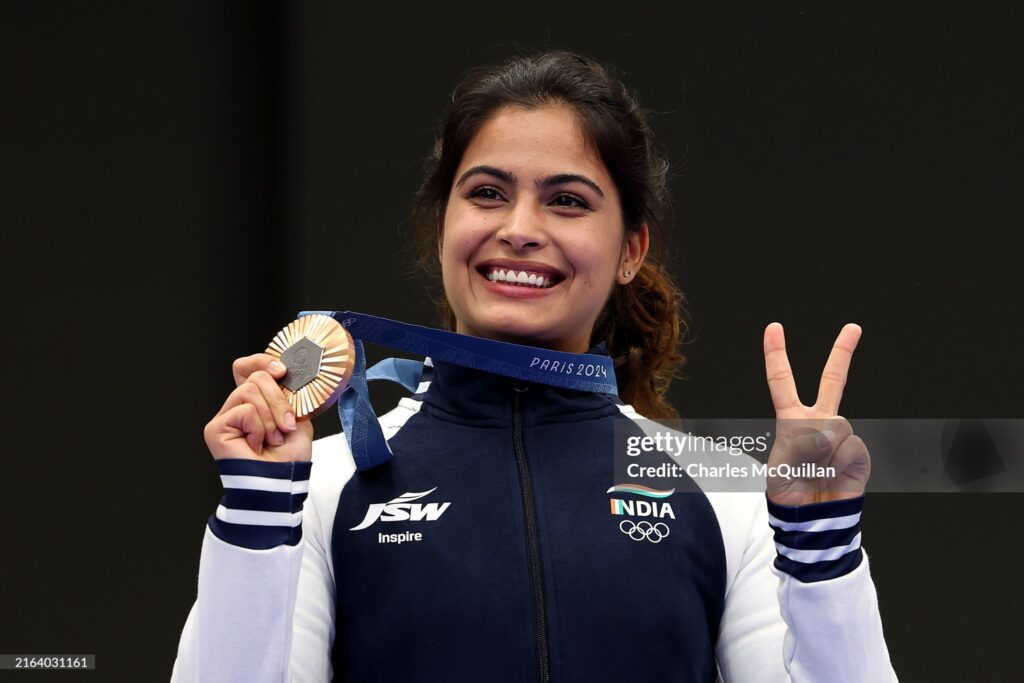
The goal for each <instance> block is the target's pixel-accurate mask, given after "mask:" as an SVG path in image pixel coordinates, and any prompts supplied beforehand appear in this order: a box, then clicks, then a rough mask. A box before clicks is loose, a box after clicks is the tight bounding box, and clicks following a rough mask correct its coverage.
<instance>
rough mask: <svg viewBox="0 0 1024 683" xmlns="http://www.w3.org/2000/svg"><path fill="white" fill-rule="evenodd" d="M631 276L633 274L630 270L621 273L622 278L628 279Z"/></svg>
mask: <svg viewBox="0 0 1024 683" xmlns="http://www.w3.org/2000/svg"><path fill="white" fill-rule="evenodd" d="M632 274H633V271H632V270H627V271H624V272H623V273H622V276H623V277H629V276H631V275H632Z"/></svg>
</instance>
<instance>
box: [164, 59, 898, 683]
mask: <svg viewBox="0 0 1024 683" xmlns="http://www.w3.org/2000/svg"><path fill="white" fill-rule="evenodd" d="M432 161H433V165H432V167H431V169H430V171H429V173H428V176H427V179H426V180H425V182H424V184H423V185H422V187H421V188H420V190H419V192H418V194H417V197H416V202H415V205H414V211H413V222H414V226H415V229H416V233H415V234H416V235H417V244H418V246H419V248H420V254H421V257H422V265H423V267H424V268H425V269H426V270H427V272H428V281H431V282H435V281H439V282H441V283H442V285H443V296H442V297H441V298H440V299H439V303H440V305H441V312H442V314H443V318H444V320H445V324H446V326H447V327H448V329H449V330H450V331H452V332H454V333H456V334H451V335H448V334H447V333H441V332H437V331H434V332H433V334H436V335H438V336H442V337H443V338H444V339H445V340H447V341H453V340H455V339H458V340H459V343H463V342H466V341H467V339H466V337H474V338H483V339H489V340H498V341H502V342H510V343H512V344H517V345H526V346H528V347H532V348H529V349H527V350H526V351H528V354H527V355H529V356H530V357H532V360H530V361H529V364H530V367H531V368H535V369H537V370H538V371H539V370H543V371H546V372H547V373H548V374H549V375H563V377H560V378H559V379H560V381H556V382H550V381H546V379H547V378H546V377H541V376H539V375H531V376H530V377H531V378H532V379H531V380H530V381H525V380H523V379H522V377H523V375H522V374H520V375H517V376H516V377H510V376H504V375H503V374H501V370H502V368H499V367H497V366H498V365H500V363H495V364H494V365H495V369H494V371H493V372H492V371H490V370H488V369H481V368H480V367H479V366H473V367H468V366H470V365H472V364H470V363H467V364H466V365H467V366H463V365H462V364H461V363H460V362H459V359H458V358H455V359H452V357H451V356H446V357H445V358H446V360H441V359H440V356H439V357H438V358H435V359H432V360H427V361H424V363H423V365H422V367H419V366H417V367H418V368H419V369H418V370H417V373H416V378H415V379H414V380H412V381H411V382H409V384H410V386H415V387H416V393H415V394H414V395H413V396H411V397H409V398H406V399H403V400H402V401H401V402H400V404H399V406H398V407H396V408H395V409H394V410H392V411H391V412H389V413H388V414H387V415H385V416H383V417H382V418H381V419H380V424H381V427H382V431H383V432H384V433H385V435H386V438H387V445H388V448H389V449H390V451H391V454H392V457H391V458H390V459H387V460H386V461H385V462H382V463H379V464H375V465H374V466H372V467H361V468H360V469H358V470H357V467H356V461H355V458H354V456H353V450H354V449H355V448H356V443H357V441H356V440H354V439H353V441H352V445H351V446H350V444H349V441H348V440H347V439H346V438H345V436H346V435H335V436H331V437H326V438H322V439H319V440H317V441H316V442H314V441H313V429H312V427H311V425H310V423H309V422H308V421H299V422H296V420H295V419H294V415H292V414H291V412H289V408H288V404H287V402H286V401H284V400H283V396H282V393H281V390H280V387H279V386H278V383H277V381H279V380H281V379H282V378H283V376H284V373H285V368H284V367H283V366H281V365H280V364H279V363H278V364H275V363H274V359H273V358H272V357H270V356H268V355H267V354H255V355H253V356H247V357H244V358H240V359H238V360H237V361H236V362H235V367H234V374H235V381H236V384H237V385H238V386H237V388H236V389H235V390H234V392H232V394H230V395H229V397H228V400H227V401H226V402H225V404H224V407H223V408H222V409H221V411H220V412H219V413H218V414H217V415H216V416H214V418H213V419H212V420H211V421H210V423H209V424H208V425H207V427H206V432H205V435H206V441H207V445H208V447H209V449H210V452H211V454H212V455H213V456H214V458H215V459H216V460H217V465H218V468H219V470H220V472H221V479H222V482H223V483H224V488H225V495H224V498H223V501H222V503H221V505H220V506H219V507H218V510H217V512H216V514H215V515H213V516H212V517H211V519H210V523H209V525H208V528H207V531H206V536H205V539H204V542H203V551H202V557H201V562H200V577H199V596H198V599H197V601H196V604H195V607H194V608H193V610H192V612H191V613H190V615H189V618H188V622H187V623H186V626H185V630H184V632H183V634H182V637H181V645H180V649H179V654H178V660H177V662H176V665H175V671H174V674H173V676H174V680H176V681H192V680H204V681H224V680H237V681H247V682H249V681H282V680H290V681H327V680H331V679H332V678H333V677H334V676H337V677H338V679H340V680H353V681H361V680H388V681H398V680H425V681H439V680H445V681H525V680H539V681H544V682H546V681H563V680H564V681H569V680H673V681H705V682H709V681H713V680H715V679H716V677H719V678H721V679H723V680H725V681H727V682H728V683H737V682H738V683H754V682H757V683H762V682H765V681H767V682H769V683H771V682H774V681H790V680H797V681H815V682H817V681H836V680H844V681H870V682H872V683H879V682H881V683H886V682H888V681H892V680H895V674H894V673H893V671H892V667H891V666H890V664H889V657H888V652H887V650H886V645H885V640H884V638H883V637H882V630H881V621H880V617H879V613H878V606H877V600H876V597H875V592H874V584H873V583H872V580H871V576H870V573H869V569H868V560H867V555H866V554H865V553H864V552H863V549H862V548H861V545H860V538H861V536H860V527H859V521H860V510H861V505H862V501H863V495H862V494H863V490H864V488H863V484H864V482H865V481H866V478H867V475H868V472H869V470H870V468H869V464H870V460H869V459H868V457H867V451H866V449H865V448H864V445H863V442H861V441H860V440H859V439H858V438H857V437H855V436H854V435H853V434H852V431H851V430H850V428H849V424H848V423H846V421H845V420H843V419H842V418H839V417H838V415H837V411H838V406H839V401H840V398H841V393H842V386H843V383H844V382H845V375H846V371H847V368H848V366H849V362H850V356H851V355H852V352H853V348H854V346H855V345H856V342H857V339H858V338H859V334H860V330H859V328H858V327H856V326H849V327H848V328H846V329H844V331H843V333H842V334H841V335H840V338H839V340H838V341H837V343H836V348H835V349H834V350H833V354H832V356H830V358H829V361H828V364H827V365H826V372H825V376H824V377H823V382H822V387H823V388H822V392H821V394H820V395H819V400H818V402H817V404H816V405H815V406H811V407H808V406H803V405H802V404H801V403H800V401H799V397H797V395H796V387H795V384H793V381H792V376H791V373H790V372H789V364H788V361H787V360H786V357H785V345H784V341H783V337H782V329H781V326H778V325H777V324H775V325H771V326H769V327H768V329H767V330H766V331H765V345H764V350H765V359H766V369H767V372H768V383H769V390H770V393H771V395H772V397H773V399H774V402H775V406H776V410H777V411H778V414H779V416H780V417H794V418H798V419H803V418H806V419H813V420H817V421H820V422H822V424H824V425H826V427H827V429H825V431H824V432H823V434H821V435H819V436H824V439H823V441H821V442H819V441H817V440H812V439H810V438H808V437H807V435H806V434H804V433H802V432H796V431H794V432H793V433H792V435H791V436H792V438H791V439H788V440H787V441H786V442H785V443H786V447H785V448H784V449H783V448H780V447H779V446H778V443H779V442H778V441H777V445H776V447H775V449H773V451H772V453H771V458H770V460H769V463H770V464H773V465H775V466H778V467H776V469H782V470H787V471H788V469H789V468H792V467H795V468H797V469H799V468H800V466H801V465H817V464H832V465H836V466H837V469H838V470H841V473H842V474H843V475H844V476H845V478H844V479H843V483H844V486H845V487H844V488H842V489H838V488H837V489H834V490H832V489H828V488H827V487H825V486H823V485H822V484H821V482H819V481H817V480H816V479H815V478H814V477H811V478H810V479H809V480H808V481H805V482H802V483H801V485H800V486H796V487H793V486H789V485H788V483H787V482H783V481H779V480H778V479H779V478H778V477H774V478H772V480H771V481H770V485H766V489H765V490H763V491H760V492H754V493H750V492H733V493H723V492H721V491H716V490H707V489H706V488H702V487H701V486H702V485H699V484H698V483H697V481H696V480H694V479H691V478H689V477H688V476H687V477H683V476H680V477H679V479H678V482H677V483H676V485H675V486H674V487H673V488H671V489H665V490H662V489H656V488H652V487H649V486H645V485H643V484H641V483H640V482H637V481H625V482H624V481H621V480H619V481H617V480H616V470H615V467H614V463H615V455H616V454H615V439H614V436H615V435H616V434H619V435H623V434H625V435H628V436H629V437H636V438H640V437H641V436H642V435H643V434H644V427H643V425H642V423H643V422H644V420H643V418H644V417H647V418H666V417H671V416H674V415H675V411H674V409H673V408H672V406H671V405H670V404H668V402H667V401H666V400H665V398H664V395H665V390H666V388H667V387H668V383H669V381H670V380H671V378H672V376H673V374H674V373H675V370H676V368H677V367H678V366H679V364H680V363H681V362H682V357H681V356H680V355H679V352H678V350H677V348H676V347H677V344H678V341H679V334H680V305H681V302H682V296H681V294H680V293H679V291H678V289H677V288H676V286H675V284H674V283H673V281H672V278H671V277H670V276H669V275H668V273H666V272H665V270H664V269H663V268H662V267H661V265H660V264H659V263H658V260H657V258H655V256H656V255H657V254H656V252H657V251H658V249H659V247H660V245H662V244H663V243H664V242H663V239H662V237H661V232H662V231H663V228H664V215H665V213H666V209H667V207H668V200H667V195H666V191H665V174H666V169H667V167H666V164H665V161H664V159H663V158H662V157H661V156H660V155H659V154H657V153H656V151H655V145H654V142H653V136H652V134H651V130H650V128H649V127H648V124H647V121H646V117H645V115H644V112H643V110H642V109H641V108H640V107H639V106H638V104H637V102H636V100H635V99H634V98H633V97H632V96H631V95H630V94H629V92H628V91H627V90H626V88H625V86H624V85H623V84H622V83H621V82H620V81H619V80H618V79H616V78H615V77H614V76H612V75H611V73H610V71H609V70H608V69H606V68H605V67H603V66H602V65H600V64H598V63H596V62H594V61H593V60H590V59H587V58H584V57H581V56H579V55H575V54H572V53H567V52H549V53H544V54H540V55H536V56H533V57H520V58H516V59H513V60H510V61H509V62H507V63H506V64H503V65H499V66H496V67H490V68H486V69H479V70H477V71H474V72H473V73H471V74H470V75H469V76H468V77H467V78H466V79H465V80H464V81H463V82H462V83H461V84H460V85H459V86H458V88H456V90H455V93H454V96H453V100H452V107H451V110H450V111H449V113H448V115H447V117H446V118H445V121H444V125H443V127H442V132H441V136H440V139H439V140H438V142H437V145H436V148H435V155H434V156H433V159H432ZM652 252H655V253H654V254H652ZM457 335H465V336H466V337H458V336H457ZM453 343H454V341H453ZM473 343H474V344H476V345H477V346H481V347H482V346H485V345H486V344H489V343H490V342H486V343H485V342H484V341H482V339H474V340H473ZM494 346H500V347H503V348H505V349H506V350H507V349H509V348H515V351H516V352H522V351H523V350H524V349H522V348H521V347H508V346H507V345H501V344H498V345H494ZM537 347H540V348H537ZM460 348H464V347H460ZM555 352H557V354H556V353H555ZM438 353H440V350H439V351H438ZM548 356H551V358H549V357H548ZM555 356H557V358H555ZM608 356H610V357H611V359H612V360H613V362H610V361H609V358H608ZM506 364H507V363H506ZM612 373H614V375H615V377H614V379H615V380H616V381H617V386H618V392H617V393H616V384H615V383H614V382H610V381H609V382H608V383H604V382H601V383H597V382H592V381H589V382H588V381H586V380H587V378H595V377H600V378H602V379H604V378H606V377H607V378H608V379H609V380H611V379H612V378H610V377H608V375H610V374H612ZM570 376H571V377H575V376H582V377H583V380H580V381H578V382H568V381H561V380H565V379H566V377H570ZM353 431H355V430H353ZM347 436H348V437H350V438H352V437H353V435H352V434H348V435H347ZM310 460H312V465H311V464H310V462H308V461H310ZM807 469H808V468H807V467H804V468H803V469H802V470H800V471H805V470H807ZM609 494H613V495H614V496H616V497H613V498H609V497H608V496H609ZM637 496H638V497H639V498H637ZM648 498H656V499H657V502H651V501H650V500H645V499H648ZM780 501H782V502H792V503H794V505H782V504H780ZM391 532H393V533H391ZM638 644H640V645H641V647H640V649H639V650H638V649H637V645H638Z"/></svg>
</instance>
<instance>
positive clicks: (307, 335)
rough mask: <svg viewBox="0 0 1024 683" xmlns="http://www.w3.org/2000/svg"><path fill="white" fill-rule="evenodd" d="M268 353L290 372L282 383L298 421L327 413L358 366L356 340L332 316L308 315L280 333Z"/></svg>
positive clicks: (271, 343) (290, 324) (281, 380)
mask: <svg viewBox="0 0 1024 683" xmlns="http://www.w3.org/2000/svg"><path fill="white" fill-rule="evenodd" d="M266 353H269V354H270V355H271V356H274V357H275V358H277V359H278V360H280V361H281V362H282V363H284V365H285V367H286V368H288V372H287V373H285V376H284V377H282V378H281V379H279V380H278V384H280V385H281V389H282V390H283V391H284V394H285V396H286V397H287V398H288V402H289V403H290V404H291V407H292V411H293V412H294V413H295V418H296V419H300V420H301V419H302V418H311V417H314V416H316V415H319V414H320V413H322V412H323V411H325V410H327V409H328V408H329V407H331V405H332V404H333V403H334V402H335V401H336V400H337V399H338V397H339V396H341V392H343V391H345V388H346V387H347V386H348V382H349V380H350V379H351V378H352V368H353V367H354V366H355V362H356V358H355V348H354V346H353V343H352V336H351V335H350V334H349V333H348V330H346V329H345V328H344V327H342V326H341V324H340V323H339V322H338V321H336V320H335V319H334V318H332V317H331V316H329V315H320V314H316V315H304V316H302V317H301V318H299V319H298V320H295V321H293V322H291V323H289V324H288V326H287V327H285V328H284V329H283V330H281V331H280V332H278V333H277V336H276V337H274V339H273V341H271V342H270V346H268V347H267V351H266Z"/></svg>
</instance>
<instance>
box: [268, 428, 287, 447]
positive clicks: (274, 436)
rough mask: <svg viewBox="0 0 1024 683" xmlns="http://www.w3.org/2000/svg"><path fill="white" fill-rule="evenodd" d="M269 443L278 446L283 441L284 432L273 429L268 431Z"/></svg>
mask: <svg viewBox="0 0 1024 683" xmlns="http://www.w3.org/2000/svg"><path fill="white" fill-rule="evenodd" d="M270 443H272V444H274V445H275V446H280V445H281V444H283V443H284V434H282V433H281V432H280V430H277V429H275V430H274V431H272V432H271V433H270Z"/></svg>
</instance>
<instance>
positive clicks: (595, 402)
mask: <svg viewBox="0 0 1024 683" xmlns="http://www.w3.org/2000/svg"><path fill="white" fill-rule="evenodd" d="M587 353H592V354H597V355H602V356H607V355H608V350H607V346H606V344H605V343H604V342H603V341H602V342H598V343H597V344H595V345H594V346H592V347H591V348H590V349H589V350H588V351H587ZM424 370H425V372H424V376H423V381H424V382H429V386H428V387H427V388H426V390H425V392H423V393H421V394H419V395H417V396H416V398H420V399H422V400H423V404H422V406H421V408H420V409H421V410H423V411H425V412H427V413H429V414H433V415H436V416H437V417H439V418H441V419H448V420H450V421H454V422H462V423H472V424H481V425H484V424H486V425H491V424H493V425H504V424H507V423H509V422H511V420H512V415H513V410H514V403H515V396H516V395H517V394H518V396H519V404H520V407H521V410H522V415H523V418H524V422H525V423H526V424H533V423H544V422H561V421H575V420H581V419H589V418H597V417H602V416H604V415H610V414H615V413H617V412H619V409H618V404H619V403H621V401H619V399H618V397H616V396H614V395H611V394H596V393H592V392H587V391H577V390H575V389H564V388H562V387H555V386H551V385H548V384H539V383H537V382H527V381H523V380H517V379H513V378H511V377H505V376H503V375H496V374H494V373H490V372H485V371H483V370H476V369H474V368H468V367H464V366H461V365H455V364H453V363H447V362H443V361H431V365H428V366H426V367H425V368H424Z"/></svg>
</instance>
